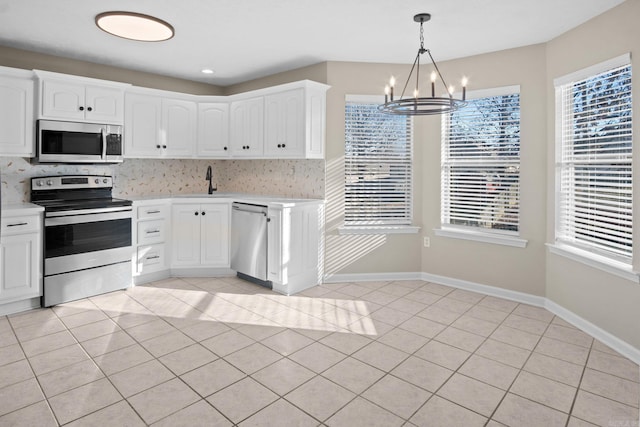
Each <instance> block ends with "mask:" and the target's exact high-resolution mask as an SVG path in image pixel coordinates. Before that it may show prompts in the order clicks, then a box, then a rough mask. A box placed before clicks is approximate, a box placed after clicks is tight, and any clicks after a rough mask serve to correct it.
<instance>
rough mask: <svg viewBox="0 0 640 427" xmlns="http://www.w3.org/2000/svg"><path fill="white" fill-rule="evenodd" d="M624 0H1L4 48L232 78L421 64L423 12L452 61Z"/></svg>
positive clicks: (552, 33) (434, 42)
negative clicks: (100, 24) (338, 64)
mask: <svg viewBox="0 0 640 427" xmlns="http://www.w3.org/2000/svg"><path fill="white" fill-rule="evenodd" d="M623 1H624V0H535V1H533V0H426V1H425V0H392V1H389V0H215V1H214V0H179V1H177V0H136V1H131V0H101V1H91V0H0V45H5V46H10V47H16V48H20V49H25V50H31V51H36V52H42V53H48V54H52V55H57V56H62V57H68V58H74V59H80V60H85V61H90V62H95V63H100V64H109V65H113V66H118V67H123V68H129V69H134V70H140V71H146V72H152V73H157V74H162V75H167V76H172V77H179V78H183V79H188V80H194V81H201V82H206V83H210V84H215V85H219V86H228V85H231V84H234V83H239V82H243V81H248V80H251V79H254V78H258V77H262V76H266V75H270V74H274V73H278V72H281V71H285V70H290V69H295V68H299V67H303V66H306V65H311V64H315V63H318V62H323V61H356V62H382V63H411V62H412V61H413V59H414V57H415V54H416V52H417V49H418V45H419V24H417V23H415V22H413V15H414V14H416V13H420V12H428V13H431V14H432V19H431V21H430V22H428V23H426V24H425V45H426V47H427V48H429V49H430V50H431V53H432V54H433V56H434V58H435V59H436V61H443V60H447V59H454V58H460V57H465V56H470V55H475V54H479V53H485V52H492V51H497V50H502V49H508V48H513V47H518V46H526V45H531V44H536V43H542V42H546V41H548V40H550V39H552V38H554V37H556V36H558V35H560V34H562V33H563V32H565V31H567V30H569V29H571V28H573V27H576V26H577V25H579V24H581V23H583V22H585V21H587V20H589V19H590V18H592V17H594V16H597V15H599V14H601V13H603V12H604V11H606V10H608V9H610V8H612V7H614V6H616V5H618V4H620V3H622V2H623ZM109 10H124V11H135V12H140V13H144V14H148V15H153V16H156V17H158V18H161V19H164V20H166V21H168V22H169V23H171V24H172V25H173V26H174V28H175V30H176V34H175V37H174V38H172V39H170V40H168V41H165V42H159V43H149V42H136V41H131V40H125V39H121V38H118V37H114V36H111V35H109V34H107V33H105V32H103V31H101V30H99V29H98V28H97V27H96V26H95V24H94V17H95V15H97V14H98V13H101V12H105V11H109ZM203 68H210V69H213V70H214V74H212V75H205V74H202V73H201V70H202V69H203Z"/></svg>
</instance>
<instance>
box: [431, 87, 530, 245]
mask: <svg viewBox="0 0 640 427" xmlns="http://www.w3.org/2000/svg"><path fill="white" fill-rule="evenodd" d="M519 92H520V88H519V87H518V86H512V87H506V88H500V89H492V90H490V91H476V92H473V93H470V94H469V95H470V96H469V98H471V99H470V100H469V101H468V104H467V106H465V107H464V108H461V109H459V110H457V111H454V112H452V113H450V114H448V115H446V116H443V120H442V174H441V179H442V185H441V221H442V225H443V230H444V229H445V228H446V229H450V230H459V231H461V232H467V233H474V232H475V233H477V232H480V233H485V234H499V235H511V236H517V234H518V228H519V219H520V203H519V200H520V93H519ZM443 235H444V234H443ZM452 237H455V236H452ZM518 246H520V245H518Z"/></svg>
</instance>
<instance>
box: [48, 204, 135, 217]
mask: <svg viewBox="0 0 640 427" xmlns="http://www.w3.org/2000/svg"><path fill="white" fill-rule="evenodd" d="M131 211H132V208H131V206H119V207H115V208H96V209H75V210H71V211H58V212H46V213H45V217H46V218H54V217H63V216H78V215H94V214H102V213H110V212H128V213H129V214H131Z"/></svg>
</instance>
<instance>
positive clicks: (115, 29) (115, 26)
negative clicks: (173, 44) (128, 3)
mask: <svg viewBox="0 0 640 427" xmlns="http://www.w3.org/2000/svg"><path fill="white" fill-rule="evenodd" d="M96 25H97V26H98V28H100V29H101V30H102V31H105V32H107V33H109V34H113V35H114V36H118V37H122V38H124V39H129V40H137V41H142V42H160V41H164V40H169V39H170V38H171V37H173V35H174V30H173V27H172V26H171V24H169V23H168V22H165V21H163V20H162V19H158V18H155V17H153V16H149V15H143V14H141V13H135V12H104V13H101V14H99V15H97V16H96Z"/></svg>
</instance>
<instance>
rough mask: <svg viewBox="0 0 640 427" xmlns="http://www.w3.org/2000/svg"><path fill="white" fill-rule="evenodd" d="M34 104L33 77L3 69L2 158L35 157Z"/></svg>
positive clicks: (0, 96) (0, 98) (0, 69)
mask: <svg viewBox="0 0 640 427" xmlns="http://www.w3.org/2000/svg"><path fill="white" fill-rule="evenodd" d="M33 104H34V83H33V78H32V75H31V73H30V72H26V71H22V70H12V69H6V68H3V67H0V156H21V157H33V156H34V154H35V153H34V137H33V130H34V120H33V119H34V117H33Z"/></svg>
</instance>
